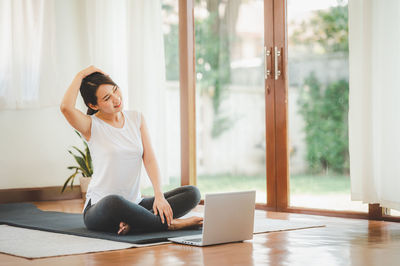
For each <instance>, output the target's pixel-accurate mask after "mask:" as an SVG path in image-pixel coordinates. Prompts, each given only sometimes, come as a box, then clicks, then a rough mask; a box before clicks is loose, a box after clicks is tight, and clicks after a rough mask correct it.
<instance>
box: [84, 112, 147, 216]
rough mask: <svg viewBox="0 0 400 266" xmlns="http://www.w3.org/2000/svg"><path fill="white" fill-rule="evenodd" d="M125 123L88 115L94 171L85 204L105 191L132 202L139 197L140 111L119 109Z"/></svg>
mask: <svg viewBox="0 0 400 266" xmlns="http://www.w3.org/2000/svg"><path fill="white" fill-rule="evenodd" d="M122 114H123V115H124V119H125V122H124V125H123V127H122V128H116V127H114V126H111V125H110V124H108V123H106V122H104V121H103V120H101V119H100V118H98V117H97V116H95V115H91V116H90V117H91V118H92V126H91V136H90V139H89V141H86V140H85V141H86V142H87V144H88V146H89V151H90V155H91V157H92V163H93V175H92V180H91V181H90V184H89V187H88V191H87V193H86V202H85V205H84V207H83V210H82V213H83V211H84V210H85V208H86V205H87V204H88V202H89V199H91V204H92V205H93V204H95V203H97V202H98V201H99V200H100V199H102V198H103V197H105V196H107V195H111V194H117V195H120V196H123V197H124V198H125V199H127V200H129V201H132V202H134V203H139V202H140V201H141V200H142V197H141V194H140V171H141V167H142V156H143V145H142V138H141V134H140V122H141V115H140V112H138V111H133V110H132V111H131V110H129V111H128V110H127V111H124V110H123V111H122Z"/></svg>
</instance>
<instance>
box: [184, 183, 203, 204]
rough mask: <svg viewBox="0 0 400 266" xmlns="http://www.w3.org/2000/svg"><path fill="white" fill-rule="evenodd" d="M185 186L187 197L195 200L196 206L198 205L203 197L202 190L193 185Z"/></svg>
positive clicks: (192, 200)
mask: <svg viewBox="0 0 400 266" xmlns="http://www.w3.org/2000/svg"><path fill="white" fill-rule="evenodd" d="M184 188H185V195H186V197H187V199H188V200H190V201H191V202H193V204H194V206H197V204H199V202H200V199H201V194H200V190H199V189H198V188H197V187H195V186H191V185H188V186H184Z"/></svg>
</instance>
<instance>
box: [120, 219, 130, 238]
mask: <svg viewBox="0 0 400 266" xmlns="http://www.w3.org/2000/svg"><path fill="white" fill-rule="evenodd" d="M129 230H131V227H130V225H129V224H127V223H125V222H120V223H119V230H118V234H119V235H126V234H127V233H128V232H129Z"/></svg>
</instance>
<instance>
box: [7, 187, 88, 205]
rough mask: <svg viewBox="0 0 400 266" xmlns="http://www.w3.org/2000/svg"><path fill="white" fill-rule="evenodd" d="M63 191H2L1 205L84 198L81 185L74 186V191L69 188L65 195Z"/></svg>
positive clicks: (57, 188)
mask: <svg viewBox="0 0 400 266" xmlns="http://www.w3.org/2000/svg"><path fill="white" fill-rule="evenodd" d="M61 189H62V187H61V186H57V187H35V188H11V189H0V203H11V202H26V201H51V200H68V199H80V198H82V195H81V188H80V186H79V185H78V186H73V189H71V187H68V188H67V189H65V191H64V192H63V193H61Z"/></svg>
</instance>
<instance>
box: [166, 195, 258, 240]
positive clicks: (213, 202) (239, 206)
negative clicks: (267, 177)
mask: <svg viewBox="0 0 400 266" xmlns="http://www.w3.org/2000/svg"><path fill="white" fill-rule="evenodd" d="M255 200H256V191H254V190H253V191H240V192H229V193H213V194H206V197H205V201H204V206H205V207H204V220H203V233H202V234H201V235H191V236H183V237H174V238H169V239H168V240H170V241H172V242H175V243H181V244H188V245H195V246H208V245H215V244H222V243H229V242H238V241H244V240H248V239H253V227H254V207H255Z"/></svg>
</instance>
